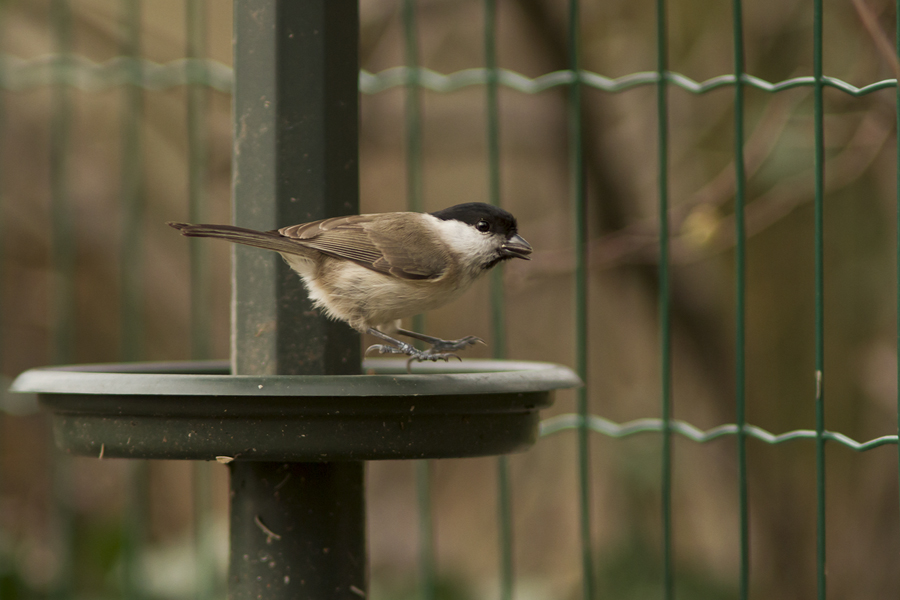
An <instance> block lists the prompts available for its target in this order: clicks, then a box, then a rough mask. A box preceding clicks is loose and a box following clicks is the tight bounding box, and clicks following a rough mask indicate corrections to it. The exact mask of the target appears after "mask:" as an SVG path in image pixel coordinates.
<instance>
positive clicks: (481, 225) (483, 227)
mask: <svg viewBox="0 0 900 600" xmlns="http://www.w3.org/2000/svg"><path fill="white" fill-rule="evenodd" d="M475 229H477V230H478V231H480V232H481V233H487V232H488V231H490V230H491V224H490V223H488V222H487V221H478V223H477V224H476V225H475Z"/></svg>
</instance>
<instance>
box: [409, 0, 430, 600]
mask: <svg viewBox="0 0 900 600" xmlns="http://www.w3.org/2000/svg"><path fill="white" fill-rule="evenodd" d="M401 19H402V21H403V39H404V57H405V61H406V66H407V73H408V75H407V80H406V105H405V118H406V202H407V208H408V209H409V210H411V211H414V212H422V211H423V210H424V204H425V203H424V192H423V178H422V175H423V173H422V105H421V88H420V83H419V71H418V67H419V46H418V44H419V42H418V31H417V27H416V6H415V0H403V7H402V15H401ZM423 325H424V318H423V316H422V315H416V316H415V317H414V318H413V330H415V331H422V329H423ZM415 480H416V502H417V506H418V511H419V578H420V585H421V590H420V594H421V598H422V599H423V600H433V599H434V597H435V595H436V593H437V592H436V590H437V580H436V577H437V575H436V569H435V558H434V527H433V516H432V509H431V464H430V463H429V461H427V460H419V461H416V464H415Z"/></svg>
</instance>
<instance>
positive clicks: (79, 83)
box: [0, 54, 897, 96]
mask: <svg viewBox="0 0 900 600" xmlns="http://www.w3.org/2000/svg"><path fill="white" fill-rule="evenodd" d="M492 73H493V71H492V70H490V69H486V68H473V69H463V70H460V71H456V72H454V73H449V74H442V73H438V72H437V71H433V70H431V69H427V68H424V67H419V68H410V67H404V66H399V67H392V68H390V69H385V70H384V71H380V72H378V73H370V72H368V71H365V70H362V71H360V74H359V90H360V92H362V93H364V94H377V93H379V92H382V91H385V90H388V89H391V88H396V87H404V86H407V85H409V83H410V81H415V82H416V85H417V86H418V87H420V88H423V89H427V90H430V91H433V92H442V93H446V92H455V91H457V90H461V89H463V88H467V87H472V86H479V85H487V83H488V81H489V80H490V78H491V77H492ZM496 78H497V83H498V84H499V85H501V86H504V87H506V88H509V89H512V90H515V91H517V92H522V93H524V94H538V93H540V92H544V91H546V90H549V89H551V88H555V87H561V86H568V85H571V84H572V83H574V82H575V81H576V79H577V81H578V82H579V83H580V84H581V85H582V86H584V87H588V88H593V89H596V90H601V91H604V92H623V91H626V90H629V89H632V88H635V87H641V86H655V85H657V84H658V83H659V82H660V80H661V79H665V80H666V82H667V83H669V84H670V85H673V86H675V87H678V88H681V89H683V90H685V91H688V92H691V93H693V94H705V93H707V92H711V91H713V90H717V89H720V88H723V87H729V86H733V85H734V84H735V83H736V82H737V76H736V75H734V74H726V75H718V76H716V77H712V78H710V79H706V80H703V81H696V80H694V79H691V78H690V77H688V76H686V75H683V74H681V73H676V72H673V71H666V72H665V73H664V74H663V75H660V73H658V72H657V71H646V72H639V73H631V74H629V75H623V76H622V77H615V78H611V77H605V76H603V75H600V74H598V73H593V72H591V71H579V72H578V73H577V75H576V73H575V72H574V71H572V70H568V69H566V70H561V71H553V72H552V73H547V74H545V75H540V76H538V77H533V78H532V77H527V76H525V75H522V74H521V73H517V72H515V71H511V70H509V69H497V70H496ZM741 83H742V84H743V85H745V86H748V87H751V88H755V89H758V90H761V91H764V92H781V91H784V90H789V89H793V88H798V87H814V86H815V85H816V79H815V77H814V76H803V77H792V78H790V79H785V80H782V81H777V82H770V81H766V80H765V79H761V78H759V77H755V76H753V75H749V74H746V73H745V74H743V75H741ZM60 84H63V85H70V86H72V87H75V88H78V89H81V90H84V91H90V92H95V91H104V90H108V89H110V88H113V87H117V86H121V85H134V86H139V87H143V88H144V89H147V90H152V91H158V90H163V89H168V88H172V87H177V86H183V85H205V86H209V87H211V88H213V89H215V90H218V91H220V92H226V93H230V92H231V90H232V87H233V85H234V73H233V71H232V69H231V67H229V66H228V65H225V64H223V63H220V62H218V61H215V60H209V59H194V58H185V59H178V60H173V61H171V62H167V63H164V64H160V63H157V62H153V61H151V60H146V59H139V58H132V57H126V56H117V57H115V58H112V59H110V60H108V61H105V62H99V63H98V62H94V61H92V60H90V59H88V58H85V57H83V56H77V55H72V56H60V55H55V54H49V55H45V56H39V57H36V58H31V59H22V58H18V57H15V56H10V55H4V56H0V89H5V90H10V91H26V90H30V89H34V88H38V87H42V86H48V85H60ZM822 85H823V86H824V87H828V88H833V89H836V90H840V91H842V92H844V93H846V94H850V95H851V96H865V95H866V94H871V93H872V92H877V91H879V90H883V89H886V88H895V87H897V80H896V79H884V80H881V81H876V82H874V83H870V84H868V85H864V86H862V87H857V86H855V85H853V84H851V83H848V82H846V81H843V80H841V79H838V78H836V77H828V76H823V77H822Z"/></svg>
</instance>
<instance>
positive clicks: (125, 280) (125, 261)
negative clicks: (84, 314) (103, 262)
mask: <svg viewBox="0 0 900 600" xmlns="http://www.w3.org/2000/svg"><path fill="white" fill-rule="evenodd" d="M121 8H122V42H121V50H120V51H121V54H122V56H125V57H128V58H131V59H133V60H132V61H131V63H130V65H131V67H130V68H131V69H133V70H134V71H135V72H134V73H132V75H133V77H134V81H141V80H142V66H141V63H140V61H139V60H137V59H139V58H140V49H141V3H140V0H123V1H122V4H121ZM143 93H144V92H143V87H142V86H141V85H126V86H124V88H123V95H124V96H123V99H122V100H123V106H122V114H121V123H122V153H121V156H122V158H121V160H122V164H121V167H120V169H121V178H122V180H121V188H122V239H121V242H120V248H121V249H120V252H121V266H120V269H121V270H120V285H121V291H120V323H121V331H120V347H121V355H122V359H123V360H126V361H133V360H138V359H139V358H140V357H141V354H142V348H143V337H144V330H143V326H142V324H143V314H142V299H143V285H142V283H141V281H142V275H143V269H142V268H141V254H142V247H143V229H142V226H143V217H144V194H143V178H142V176H141V171H142V162H143V161H142V153H141V131H140V130H141V122H142V116H143V108H144V107H143V104H144V98H143ZM149 478H150V471H149V464H148V463H147V461H143V460H137V461H131V462H130V463H129V465H128V486H129V495H128V500H129V501H128V505H127V506H126V509H125V519H124V524H123V541H122V567H123V568H122V588H123V594H124V596H125V597H126V598H138V599H139V598H141V597H143V595H144V590H143V586H142V584H141V581H140V572H139V569H140V553H141V549H142V546H143V542H144V538H145V530H146V526H147V519H148V516H149V512H150V511H149V506H148V493H149V487H150V484H149Z"/></svg>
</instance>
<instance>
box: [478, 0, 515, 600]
mask: <svg viewBox="0 0 900 600" xmlns="http://www.w3.org/2000/svg"><path fill="white" fill-rule="evenodd" d="M496 38H497V2H496V0H485V2H484V62H485V66H486V67H487V85H486V90H485V92H486V96H487V159H488V198H489V201H490V203H491V204H493V205H494V206H500V202H501V194H500V106H499V101H498V98H497V87H498V82H497V41H496ZM503 307H504V290H503V267H502V265H501V266H498V267H497V268H495V269H494V270H493V271H491V327H492V334H493V335H492V336H491V342H492V344H493V356H494V358H497V359H502V358H506V315H505V311H504V308H503ZM497 534H498V540H497V542H498V548H499V554H500V564H499V569H500V598H501V600H512V597H513V593H514V585H515V575H514V570H513V524H512V491H511V490H510V481H509V459H508V458H507V457H506V456H498V457H497Z"/></svg>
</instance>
